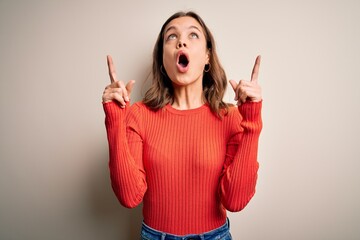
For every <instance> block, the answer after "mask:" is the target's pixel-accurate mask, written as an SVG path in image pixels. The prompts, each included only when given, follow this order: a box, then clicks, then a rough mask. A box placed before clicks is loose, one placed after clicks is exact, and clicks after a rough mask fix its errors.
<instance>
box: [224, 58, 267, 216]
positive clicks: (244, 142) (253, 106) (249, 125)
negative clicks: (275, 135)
mask: <svg viewBox="0 0 360 240" xmlns="http://www.w3.org/2000/svg"><path fill="white" fill-rule="evenodd" d="M259 66H260V56H258V57H257V58H256V61H255V65H254V68H253V71H252V74H251V81H250V82H246V81H244V80H241V81H240V82H239V84H237V83H236V82H235V81H233V80H231V81H230V83H231V85H232V87H233V89H234V91H235V100H238V110H239V112H237V113H236V114H233V116H232V119H231V121H232V124H233V134H232V135H231V138H230V139H229V141H228V144H227V152H226V160H225V164H224V170H223V173H222V175H221V178H220V188H219V191H220V197H221V201H222V203H223V205H224V206H225V208H226V209H228V210H229V211H233V212H235V211H240V210H242V209H243V208H244V207H245V206H246V205H247V204H248V203H249V201H250V199H251V198H252V197H253V196H254V194H255V187H256V182H257V171H258V168H259V164H258V161H257V154H258V142H259V136H260V132H261V129H262V119H261V107H262V96H261V88H260V86H259V85H258V74H259Z"/></svg>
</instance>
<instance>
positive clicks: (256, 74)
mask: <svg viewBox="0 0 360 240" xmlns="http://www.w3.org/2000/svg"><path fill="white" fill-rule="evenodd" d="M260 61H261V56H260V55H258V56H257V57H256V60H255V64H254V68H253V70H252V73H251V82H257V81H258V77H259V68H260Z"/></svg>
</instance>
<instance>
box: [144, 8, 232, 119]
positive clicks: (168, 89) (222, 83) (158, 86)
mask: <svg viewBox="0 0 360 240" xmlns="http://www.w3.org/2000/svg"><path fill="white" fill-rule="evenodd" d="M185 16H188V17H192V18H194V19H195V20H197V21H198V22H199V24H200V26H201V27H202V28H203V31H204V35H205V38H206V47H207V49H208V50H209V53H210V54H209V56H210V60H209V63H210V64H209V65H205V69H206V71H205V70H204V74H203V81H202V83H203V95H204V97H205V99H206V102H207V103H208V104H209V106H210V109H211V111H212V112H213V113H214V114H215V115H217V116H218V117H219V118H222V116H223V114H227V112H228V104H226V103H225V102H224V101H223V97H224V94H225V90H226V85H227V78H226V74H225V71H224V69H223V68H222V66H221V64H220V61H219V58H218V55H217V53H216V47H215V40H214V37H213V35H212V33H211V32H210V30H209V29H208V27H207V26H206V25H205V23H204V21H203V20H202V19H201V18H200V16H199V15H198V14H196V13H195V12H192V11H190V12H177V13H175V14H173V15H172V16H171V17H170V18H169V19H168V20H166V22H165V23H164V25H163V26H162V27H161V31H160V33H159V35H158V38H157V41H156V43H155V47H154V51H153V64H152V77H153V78H152V84H151V86H150V88H149V90H148V91H147V92H146V93H145V96H144V99H143V102H144V104H145V105H146V106H148V107H149V108H150V109H152V110H155V111H156V110H159V109H161V108H163V107H164V106H165V105H167V104H169V103H170V104H171V103H173V96H174V88H173V85H172V82H171V80H170V78H169V77H168V76H167V74H165V73H164V70H163V69H162V68H163V66H162V65H163V45H164V30H165V27H166V26H167V25H168V23H170V22H171V21H172V20H173V19H176V18H180V17H185Z"/></svg>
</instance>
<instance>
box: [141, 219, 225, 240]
mask: <svg viewBox="0 0 360 240" xmlns="http://www.w3.org/2000/svg"><path fill="white" fill-rule="evenodd" d="M229 229H230V222H229V219H228V218H227V219H226V222H225V224H224V225H222V226H221V227H219V228H216V229H214V230H211V231H209V232H205V233H202V234H189V235H184V236H179V235H173V234H169V233H165V232H161V231H158V230H155V229H153V228H151V227H149V226H147V225H146V224H145V223H144V222H143V223H142V229H141V235H142V237H143V238H142V239H149V240H212V239H222V237H224V236H226V235H230V233H229ZM217 237H218V238H217Z"/></svg>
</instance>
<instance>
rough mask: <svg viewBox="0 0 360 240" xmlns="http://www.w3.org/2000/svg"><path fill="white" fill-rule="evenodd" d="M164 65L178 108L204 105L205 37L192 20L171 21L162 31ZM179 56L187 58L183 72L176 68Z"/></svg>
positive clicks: (197, 24)
mask: <svg viewBox="0 0 360 240" xmlns="http://www.w3.org/2000/svg"><path fill="white" fill-rule="evenodd" d="M164 33H165V34H164V46H163V50H164V51H163V52H164V54H163V65H164V68H165V70H166V73H167V74H168V76H169V78H170V79H171V81H172V83H173V86H174V102H173V104H172V106H173V107H174V108H177V109H191V108H197V107H200V106H201V105H203V104H204V98H203V93H202V79H203V73H204V67H205V64H208V63H209V51H208V49H207V48H206V38H205V35H204V33H203V29H202V27H201V26H200V24H199V23H198V22H197V21H196V20H195V19H194V18H192V17H180V18H176V19H174V20H172V21H171V22H170V23H169V24H168V25H167V26H166V27H165V31H164ZM179 53H185V54H186V55H187V56H188V60H189V64H188V70H187V71H186V72H181V71H179V69H178V68H177V63H178V59H177V56H178V54H179Z"/></svg>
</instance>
